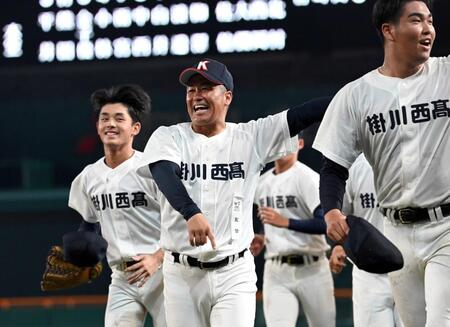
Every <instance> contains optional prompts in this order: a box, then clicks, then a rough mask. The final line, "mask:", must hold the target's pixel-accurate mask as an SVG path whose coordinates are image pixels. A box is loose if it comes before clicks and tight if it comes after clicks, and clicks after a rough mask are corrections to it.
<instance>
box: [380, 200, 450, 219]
mask: <svg viewBox="0 0 450 327" xmlns="http://www.w3.org/2000/svg"><path fill="white" fill-rule="evenodd" d="M436 208H441V211H442V216H443V217H447V216H450V203H447V204H443V205H441V206H439V207H436ZM436 208H432V210H434V212H435V215H436ZM428 210H429V209H427V208H410V207H408V208H403V209H399V210H393V212H391V213H390V214H388V212H389V209H384V208H383V209H382V211H383V214H384V215H385V216H388V217H391V218H394V219H395V220H396V221H397V222H399V223H401V224H413V223H417V222H421V221H427V220H428V221H431V220H433V219H432V218H431V217H430V215H429V213H428ZM436 216H437V215H436Z"/></svg>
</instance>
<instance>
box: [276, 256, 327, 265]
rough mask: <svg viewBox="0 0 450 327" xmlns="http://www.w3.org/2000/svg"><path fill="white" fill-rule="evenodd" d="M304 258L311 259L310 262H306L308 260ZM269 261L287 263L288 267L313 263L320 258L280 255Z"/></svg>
mask: <svg viewBox="0 0 450 327" xmlns="http://www.w3.org/2000/svg"><path fill="white" fill-rule="evenodd" d="M305 257H309V258H311V259H312V262H308V259H306V258H305ZM270 259H271V260H273V261H279V262H281V263H287V264H288V265H304V264H305V263H313V262H316V261H319V259H320V257H318V256H316V255H298V254H290V255H281V256H278V257H273V258H270Z"/></svg>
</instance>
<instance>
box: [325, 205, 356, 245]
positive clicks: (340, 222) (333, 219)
mask: <svg viewBox="0 0 450 327" xmlns="http://www.w3.org/2000/svg"><path fill="white" fill-rule="evenodd" d="M345 218H346V217H345V216H344V215H343V214H342V213H341V211H340V210H338V209H333V210H330V211H328V212H327V213H326V214H325V222H326V223H327V236H328V237H329V238H330V239H331V240H332V241H334V242H337V243H343V242H344V241H345V239H346V238H347V235H348V231H349V229H350V228H349V227H348V225H347V221H346V220H345Z"/></svg>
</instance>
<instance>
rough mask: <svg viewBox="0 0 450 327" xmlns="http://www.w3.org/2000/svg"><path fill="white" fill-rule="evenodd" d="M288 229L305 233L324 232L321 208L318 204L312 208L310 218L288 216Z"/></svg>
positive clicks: (325, 229)
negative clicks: (311, 216) (300, 218)
mask: <svg viewBox="0 0 450 327" xmlns="http://www.w3.org/2000/svg"><path fill="white" fill-rule="evenodd" d="M288 229H291V230H295V231H297V232H301V233H305V234H325V233H326V231H327V224H326V223H325V220H324V218H323V210H322V208H321V207H320V206H318V207H317V208H316V210H314V218H312V219H305V220H299V219H292V218H289V226H288Z"/></svg>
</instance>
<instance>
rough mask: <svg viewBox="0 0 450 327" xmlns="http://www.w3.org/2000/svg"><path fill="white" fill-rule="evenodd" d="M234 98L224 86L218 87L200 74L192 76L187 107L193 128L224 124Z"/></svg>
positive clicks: (187, 90) (188, 89)
mask: <svg viewBox="0 0 450 327" xmlns="http://www.w3.org/2000/svg"><path fill="white" fill-rule="evenodd" d="M232 97H233V96H232V93H231V91H227V90H226V89H225V87H224V86H223V85H216V84H214V83H212V82H210V81H208V80H207V79H206V78H204V77H203V76H201V75H199V74H197V75H194V76H192V78H191V79H190V80H189V86H188V87H187V88H186V105H187V111H188V114H189V117H190V118H191V121H192V125H193V127H194V128H195V127H197V126H198V127H206V126H208V127H213V126H214V125H218V124H224V123H225V117H226V114H227V110H228V106H229V105H230V104H231V100H232Z"/></svg>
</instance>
